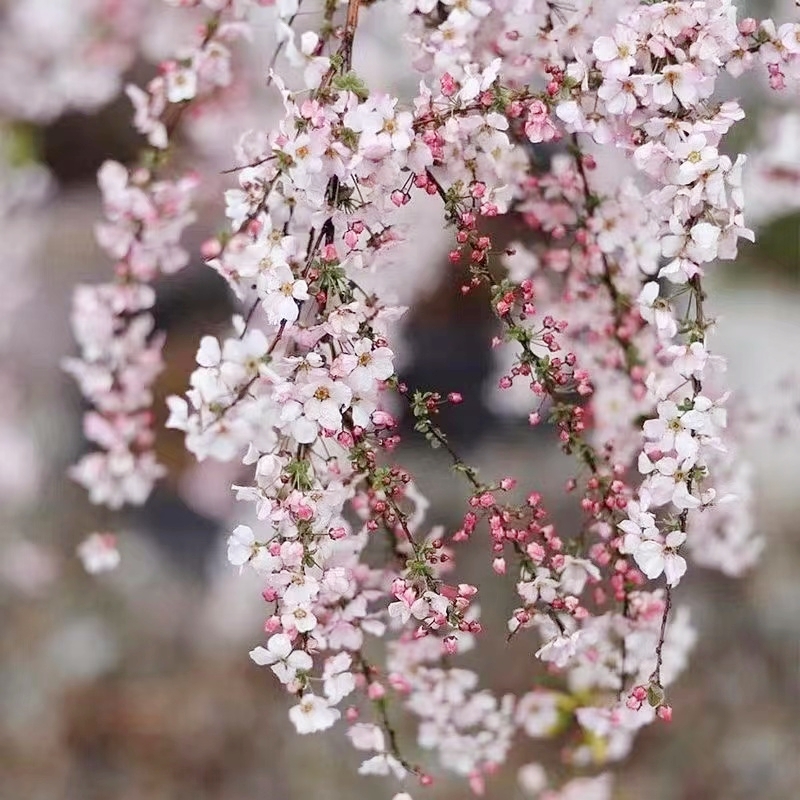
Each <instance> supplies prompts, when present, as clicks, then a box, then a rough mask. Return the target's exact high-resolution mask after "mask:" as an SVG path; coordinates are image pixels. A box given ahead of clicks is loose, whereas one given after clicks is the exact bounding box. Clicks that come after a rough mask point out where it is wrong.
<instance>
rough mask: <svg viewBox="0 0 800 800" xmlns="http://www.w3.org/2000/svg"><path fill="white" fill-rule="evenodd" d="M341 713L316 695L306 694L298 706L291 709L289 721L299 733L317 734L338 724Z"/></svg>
mask: <svg viewBox="0 0 800 800" xmlns="http://www.w3.org/2000/svg"><path fill="white" fill-rule="evenodd" d="M340 716H341V713H340V712H339V711H338V710H337V709H335V708H331V706H330V705H328V702H327V701H326V700H325V699H324V698H322V697H318V696H317V695H315V694H311V693H309V694H304V695H303V697H302V698H301V700H300V702H299V703H298V704H297V705H296V706H292V708H290V709H289V719H290V720H291V721H292V723H293V724H294V727H295V730H296V731H297V732H298V733H316V732H317V731H324V730H327V729H328V728H330V727H331V726H333V725H335V724H336V721H337V720H338V719H339V717H340Z"/></svg>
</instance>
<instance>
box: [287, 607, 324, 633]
mask: <svg viewBox="0 0 800 800" xmlns="http://www.w3.org/2000/svg"><path fill="white" fill-rule="evenodd" d="M281 625H283V627H284V628H285V629H287V630H291V629H292V628H294V630H296V631H297V632H298V633H308V632H309V631H312V630H314V628H316V627H317V618H316V617H315V616H314V614H313V613H312V611H311V607H310V606H308V605H305V604H304V605H288V604H287V605H285V606H284V607H283V613H282V614H281Z"/></svg>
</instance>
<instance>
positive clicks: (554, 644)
mask: <svg viewBox="0 0 800 800" xmlns="http://www.w3.org/2000/svg"><path fill="white" fill-rule="evenodd" d="M582 634H583V631H582V630H578V631H575V632H574V633H571V634H563V633H562V634H560V635H558V636H556V637H555V638H553V639H551V640H550V641H549V642H547V643H546V644H544V645H542V647H540V648H539V649H538V650H537V651H536V653H535V655H536V658H540V659H541V660H542V661H549V662H552V663H553V664H555V666H557V667H559V668H563V667H565V666H567V664H568V663H569V662H570V661H571V660H572V659H573V658H574V657H575V654H576V653H577V652H578V639H580V637H581V636H582Z"/></svg>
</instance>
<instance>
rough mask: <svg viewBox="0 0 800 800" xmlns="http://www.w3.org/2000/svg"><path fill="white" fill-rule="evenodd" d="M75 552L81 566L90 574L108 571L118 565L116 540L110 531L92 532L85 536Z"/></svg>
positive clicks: (118, 556) (118, 557) (118, 555)
mask: <svg viewBox="0 0 800 800" xmlns="http://www.w3.org/2000/svg"><path fill="white" fill-rule="evenodd" d="M77 553H78V558H80V560H81V563H82V564H83V568H84V569H85V570H86V571H87V572H89V573H91V574H92V575H96V574H97V573H99V572H109V571H111V570H113V569H116V568H117V567H118V566H119V562H120V554H119V550H117V540H116V537H115V536H113V535H112V534H110V533H93V534H91V535H90V536H87V537H86V538H85V539H84V540H83V541H82V542H81V543H80V544H79V545H78V549H77Z"/></svg>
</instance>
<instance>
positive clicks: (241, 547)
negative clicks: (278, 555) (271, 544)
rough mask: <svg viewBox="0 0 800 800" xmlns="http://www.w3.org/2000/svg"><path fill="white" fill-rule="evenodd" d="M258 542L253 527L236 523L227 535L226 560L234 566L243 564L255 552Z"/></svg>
mask: <svg viewBox="0 0 800 800" xmlns="http://www.w3.org/2000/svg"><path fill="white" fill-rule="evenodd" d="M257 548H258V544H257V543H256V537H255V534H254V533H253V529H252V528H250V527H249V526H248V525H237V526H236V527H235V528H234V529H233V533H231V535H230V536H229V537H228V561H229V562H230V563H231V564H233V566H234V567H241V566H244V565H245V564H246V563H247V562H248V561H249V560H250V559H251V558H252V557H253V554H254V553H255V552H256V550H257Z"/></svg>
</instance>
